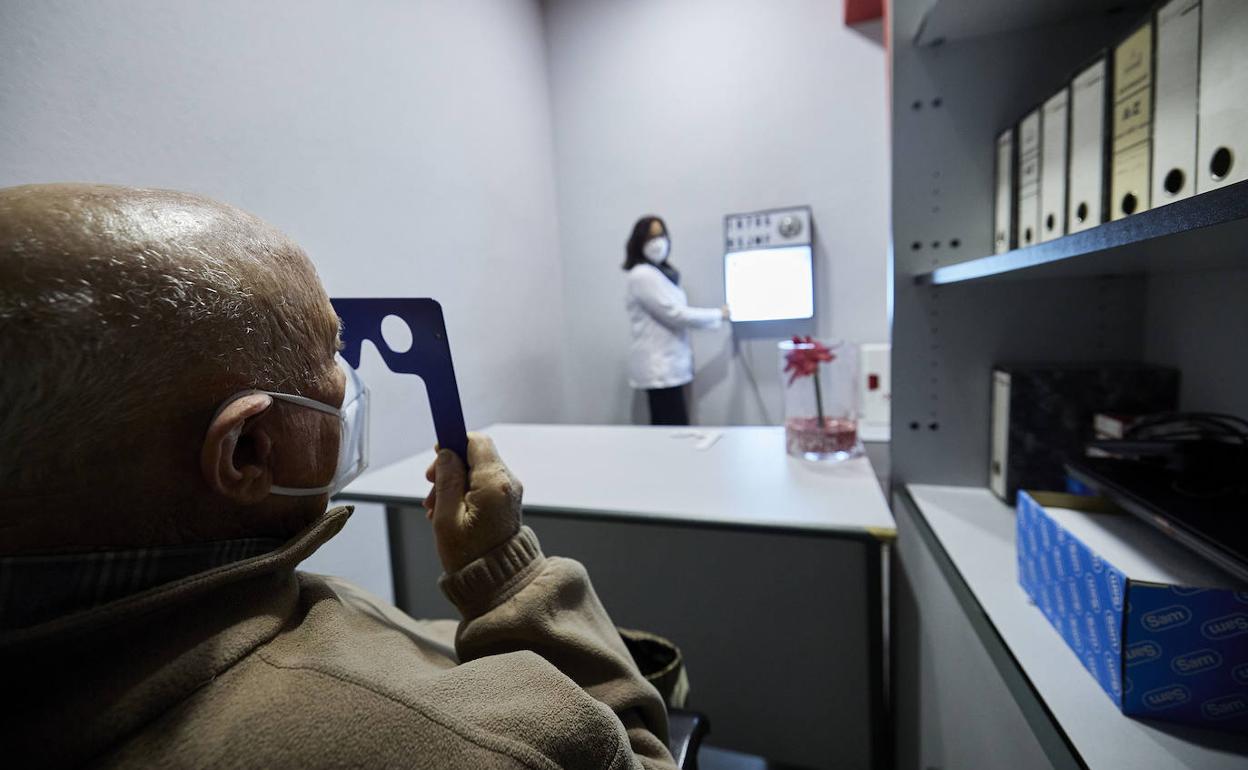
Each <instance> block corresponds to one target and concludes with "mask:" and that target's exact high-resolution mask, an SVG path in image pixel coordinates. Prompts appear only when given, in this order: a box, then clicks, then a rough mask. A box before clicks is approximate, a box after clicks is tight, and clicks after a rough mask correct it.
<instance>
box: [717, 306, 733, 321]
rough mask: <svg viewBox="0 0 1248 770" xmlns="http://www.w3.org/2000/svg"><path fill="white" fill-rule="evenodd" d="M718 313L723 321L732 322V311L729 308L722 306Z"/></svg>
mask: <svg viewBox="0 0 1248 770" xmlns="http://www.w3.org/2000/svg"><path fill="white" fill-rule="evenodd" d="M719 313H720V315H722V316H723V317H724V320H725V321H731V320H732V309H731V308H729V307H728V306H727V305H724V306H723V307H721V308H720V309H719Z"/></svg>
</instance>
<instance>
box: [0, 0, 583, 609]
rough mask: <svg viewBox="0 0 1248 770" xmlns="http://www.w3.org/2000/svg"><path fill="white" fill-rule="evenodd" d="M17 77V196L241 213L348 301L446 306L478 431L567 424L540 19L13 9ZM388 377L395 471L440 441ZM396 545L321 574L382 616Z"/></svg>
mask: <svg viewBox="0 0 1248 770" xmlns="http://www.w3.org/2000/svg"><path fill="white" fill-rule="evenodd" d="M0 72H2V73H3V78H0V186H7V185H11V184H19V183H27V182H45V181H68V180H74V181H99V182H112V183H119V184H130V185H144V186H156V187H170V188H176V189H181V190H189V191H193V192H198V193H203V194H206V195H209V196H212V197H216V198H220V199H222V200H225V201H228V202H230V203H234V204H236V205H238V206H241V207H242V208H245V209H248V210H250V211H253V212H255V213H256V214H258V215H260V216H261V217H264V218H265V219H267V220H269V221H270V222H273V223H274V224H276V225H277V226H279V227H281V228H282V229H284V230H286V231H287V232H288V233H290V234H291V235H292V236H293V237H294V238H295V239H296V240H297V241H299V242H300V243H301V244H302V245H303V246H304V248H306V249H307V251H308V253H309V254H310V255H311V256H312V259H313V261H314V262H315V263H316V265H317V268H318V269H319V271H320V273H321V277H322V278H323V280H324V281H325V284H326V286H327V287H328V289H329V291H330V294H331V295H340V296H395V295H397V296H424V295H428V296H434V297H438V298H439V299H441V300H442V301H443V304H444V306H445V308H446V312H447V316H448V318H447V321H448V326H449V334H450V338H451V342H452V345H453V346H454V350H455V357H456V364H457V367H458V375H459V380H460V386H461V390H462V392H463V399H464V406H465V411H466V413H467V418H468V421H469V424H470V427H477V426H482V425H485V424H487V423H490V422H493V421H496V420H533V421H556V420H557V419H558V418H559V417H560V416H561V412H560V408H561V405H560V400H561V399H560V391H559V388H560V384H561V382H562V379H561V373H560V366H561V363H560V362H561V352H560V329H561V328H562V318H561V315H562V312H561V302H562V297H561V294H560V288H559V287H560V264H559V256H558V251H557V241H558V232H557V231H556V227H555V213H556V211H555V193H554V179H553V170H552V169H553V157H552V148H551V127H550V119H549V95H548V92H547V84H546V65H545V51H544V44H543V32H542V19H541V13H540V9H539V7H538V5H537V3H536V2H519V1H517V0H492V1H487V0H474V1H472V2H466V1H464V0H442V1H441V2H402V3H399V2H367V3H355V2H345V0H344V1H342V2H332V1H330V0H318V1H315V2H311V1H306V0H280V2H279V1H275V0H265V2H245V1H243V0H213V1H212V2H208V0H194V1H190V0H179V1H178V2H173V3H171V2H164V1H163V0H133V1H129V2H127V1H125V0H107V1H106V2H88V1H87V0H78V1H77V2H45V1H43V0H41V1H40V2H29V3H15V2H12V3H11V2H6V3H2V4H0ZM517 319H522V322H520V323H518V322H517ZM457 343H458V344H457ZM366 355H367V353H366ZM373 363H374V365H368V366H366V367H365V376H366V378H367V379H368V380H369V384H370V385H371V386H372V388H373V390H374V392H375V395H376V402H377V412H378V413H382V414H386V415H387V416H386V418H385V419H378V420H375V421H374V426H373V428H374V431H373V435H374V440H373V462H374V464H375V465H381V464H384V463H387V462H390V461H392V460H394V459H397V458H398V457H400V456H402V455H404V454H408V453H411V452H413V451H416V450H420V449H424V448H426V447H428V446H429V445H430V444H431V443H432V442H433V435H432V429H431V428H430V427H427V426H429V425H430V423H429V420H428V418H427V416H426V413H427V408H426V407H424V406H423V405H421V406H419V407H418V406H417V405H418V404H420V403H421V400H422V399H423V391H422V390H420V388H419V384H418V383H412V382H408V381H406V379H403V378H399V377H396V376H389V377H385V376H382V372H381V371H378V366H379V365H380V364H379V362H378V361H376V360H374V362H373ZM384 542H385V540H384V526H383V523H382V518H381V515H380V509H379V508H377V507H375V506H369V507H362V508H361V509H360V510H359V511H358V512H357V514H356V516H355V517H354V519H353V520H352V523H351V524H350V525H349V526H348V529H347V532H346V533H344V535H343V536H342V537H340V538H338V539H335V540H334V541H332V542H331V547H329V548H327V549H326V550H325V552H324V553H322V554H318V557H314V559H313V560H312V561H311V562H310V563H309V565H308V566H309V567H310V568H312V569H318V568H319V569H325V570H332V571H336V572H338V573H340V574H347V575H348V577H354V578H356V579H358V580H361V581H362V582H364V583H365V584H367V585H368V586H369V587H370V588H373V589H374V590H376V591H379V592H381V593H383V594H387V595H388V593H389V575H388V571H387V570H388V566H387V561H386V554H385V550H384Z"/></svg>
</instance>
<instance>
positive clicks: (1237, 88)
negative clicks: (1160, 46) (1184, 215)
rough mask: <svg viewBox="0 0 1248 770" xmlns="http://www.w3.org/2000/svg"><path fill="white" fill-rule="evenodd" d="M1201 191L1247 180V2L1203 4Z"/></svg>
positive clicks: (1198, 170)
mask: <svg viewBox="0 0 1248 770" xmlns="http://www.w3.org/2000/svg"><path fill="white" fill-rule="evenodd" d="M1201 16H1202V18H1201V24H1200V102H1199V104H1200V129H1199V130H1200V139H1199V141H1198V143H1197V144H1198V147H1197V156H1196V192H1204V191H1205V190H1212V189H1213V188H1215V187H1222V186H1225V185H1228V184H1233V183H1235V182H1239V181H1242V180H1244V179H1248V2H1245V1H1244V0H1204V4H1203V5H1202V9H1201Z"/></svg>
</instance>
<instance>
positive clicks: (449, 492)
mask: <svg viewBox="0 0 1248 770" xmlns="http://www.w3.org/2000/svg"><path fill="white" fill-rule="evenodd" d="M434 465H435V466H436V467H435V476H434V483H433V494H434V505H435V508H434V514H435V515H440V514H442V513H444V512H443V511H441V509H442V508H443V507H447V506H449V508H448V510H447V511H445V513H446V514H449V515H454V513H455V511H456V510H457V509H458V508H459V503H460V500H462V499H463V497H464V491H465V487H466V479H465V475H466V471H465V470H464V463H463V461H462V460H460V459H459V457H458V456H457V455H456V454H455V453H454V452H452V451H451V450H449V449H443V450H441V451H440V452H438V459H437V460H436V461H435V463H434Z"/></svg>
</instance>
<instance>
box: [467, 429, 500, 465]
mask: <svg viewBox="0 0 1248 770" xmlns="http://www.w3.org/2000/svg"><path fill="white" fill-rule="evenodd" d="M502 462H503V460H502V458H500V457H499V456H498V449H496V448H495V447H494V440H493V439H491V438H490V437H489V436H487V435H485V434H483V433H469V434H468V464H469V465H470V466H472V469H473V470H474V471H475V470H477V469H478V468H484V467H487V466H489V465H492V464H494V463H498V464H499V465H501V464H502Z"/></svg>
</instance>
